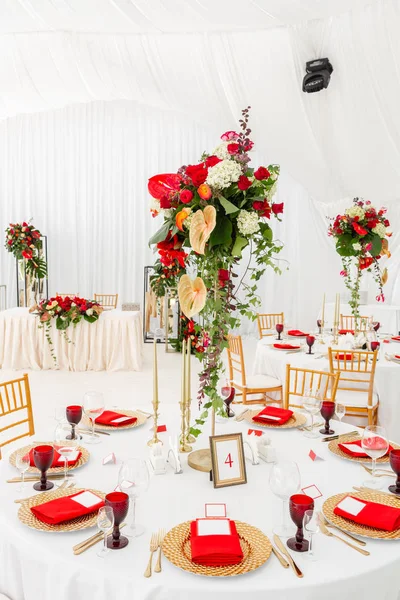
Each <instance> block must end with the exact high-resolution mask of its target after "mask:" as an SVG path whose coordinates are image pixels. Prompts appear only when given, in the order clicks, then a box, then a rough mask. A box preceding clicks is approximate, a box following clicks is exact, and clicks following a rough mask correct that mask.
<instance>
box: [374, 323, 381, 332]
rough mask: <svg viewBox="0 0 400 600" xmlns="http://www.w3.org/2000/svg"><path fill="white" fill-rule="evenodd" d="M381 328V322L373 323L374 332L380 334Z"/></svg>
mask: <svg viewBox="0 0 400 600" xmlns="http://www.w3.org/2000/svg"><path fill="white" fill-rule="evenodd" d="M380 326H381V324H380V323H379V321H372V327H373V328H374V331H376V333H378V331H379V328H380Z"/></svg>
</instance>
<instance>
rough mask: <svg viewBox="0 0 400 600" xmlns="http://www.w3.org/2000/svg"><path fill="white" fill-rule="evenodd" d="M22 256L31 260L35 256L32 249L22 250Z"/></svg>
mask: <svg viewBox="0 0 400 600" xmlns="http://www.w3.org/2000/svg"><path fill="white" fill-rule="evenodd" d="M22 256H23V257H24V258H27V259H28V260H29V259H30V258H32V256H33V254H32V250H22Z"/></svg>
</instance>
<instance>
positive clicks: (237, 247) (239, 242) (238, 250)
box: [232, 236, 249, 258]
mask: <svg viewBox="0 0 400 600" xmlns="http://www.w3.org/2000/svg"><path fill="white" fill-rule="evenodd" d="M248 243H249V241H248V240H246V238H243V237H240V236H239V237H237V238H236V240H235V243H234V245H233V248H232V256H238V257H239V258H240V257H241V256H242V250H243V248H245V247H246V246H247V245H248Z"/></svg>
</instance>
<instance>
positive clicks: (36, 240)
mask: <svg viewBox="0 0 400 600" xmlns="http://www.w3.org/2000/svg"><path fill="white" fill-rule="evenodd" d="M41 237H42V234H41V233H40V231H39V230H38V229H36V227H34V226H33V225H31V224H30V222H28V223H26V222H25V221H24V222H23V223H10V225H9V227H7V229H6V242H5V247H6V248H7V250H8V252H11V253H12V254H13V255H14V256H15V258H17V259H18V260H21V259H25V260H26V271H27V273H28V274H29V275H31V276H32V277H34V278H37V279H44V278H45V277H46V275H47V264H46V261H45V259H44V258H43V257H42V256H41V251H42V240H41Z"/></svg>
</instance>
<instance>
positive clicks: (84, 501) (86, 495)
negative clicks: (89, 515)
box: [71, 491, 101, 508]
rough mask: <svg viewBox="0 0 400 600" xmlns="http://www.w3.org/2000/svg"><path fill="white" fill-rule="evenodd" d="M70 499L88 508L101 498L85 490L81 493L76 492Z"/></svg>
mask: <svg viewBox="0 0 400 600" xmlns="http://www.w3.org/2000/svg"><path fill="white" fill-rule="evenodd" d="M71 500H74V501H75V502H77V503H78V504H81V505H82V506H85V507H86V508H90V507H91V506H94V505H95V504H98V503H99V501H100V500H101V498H99V496H96V494H93V492H87V491H85V492H82V493H81V494H78V495H77V496H74V497H73V498H71Z"/></svg>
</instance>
